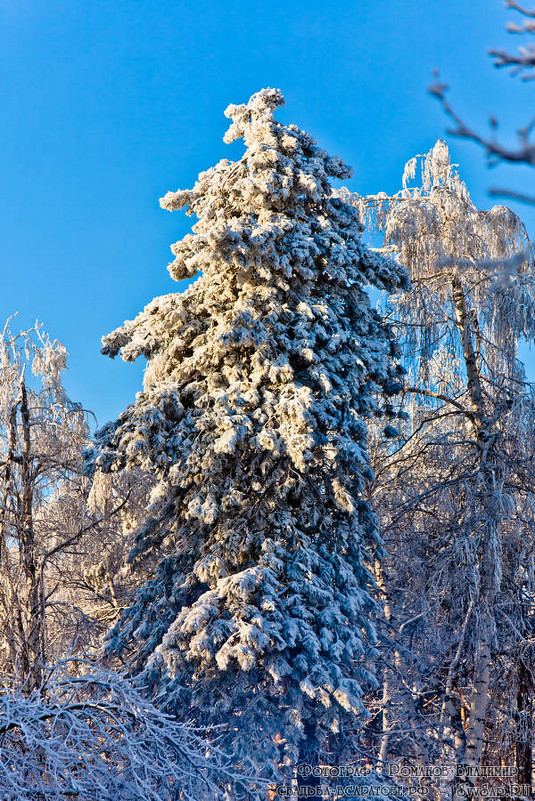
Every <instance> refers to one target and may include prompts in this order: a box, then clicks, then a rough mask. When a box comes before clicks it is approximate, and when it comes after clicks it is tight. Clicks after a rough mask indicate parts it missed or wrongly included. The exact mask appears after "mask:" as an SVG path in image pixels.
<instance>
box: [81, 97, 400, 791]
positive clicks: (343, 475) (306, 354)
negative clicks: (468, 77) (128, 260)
mask: <svg viewBox="0 0 535 801" xmlns="http://www.w3.org/2000/svg"><path fill="white" fill-rule="evenodd" d="M283 103H284V99H283V97H282V94H281V93H280V92H279V91H278V90H274V89H265V90H262V91H261V92H259V93H258V94H256V95H253V97H252V98H251V99H250V101H249V102H248V103H247V104H246V105H238V106H236V105H231V106H229V107H228V109H227V111H226V115H227V116H228V117H230V118H231V119H232V124H231V126H230V129H229V131H228V133H227V135H226V137H225V141H226V142H233V141H234V140H236V139H239V138H243V139H244V141H245V145H246V150H245V153H244V155H243V156H242V158H241V159H240V160H239V161H237V162H229V161H226V160H223V161H221V162H219V163H218V164H217V165H216V167H214V168H212V169H210V170H207V171H206V172H204V173H201V174H200V176H199V178H198V181H197V183H196V184H195V186H194V187H193V189H191V190H187V191H178V192H169V193H168V194H167V195H166V196H165V197H164V198H163V199H162V201H161V204H162V206H163V207H164V208H166V209H169V210H171V211H173V210H176V209H182V208H185V209H186V210H187V213H188V214H191V215H196V216H197V217H198V222H197V223H196V224H195V225H194V227H193V233H191V234H188V235H187V236H185V237H184V238H183V239H182V240H181V241H180V242H178V243H176V244H175V245H173V246H172V251H173V254H174V256H175V259H174V261H173V262H172V263H171V265H170V267H169V269H170V273H171V275H172V276H173V278H175V279H177V280H180V279H183V278H186V277H190V276H195V275H198V274H200V277H198V279H197V280H196V282H195V283H193V284H192V285H191V286H190V287H189V288H188V289H187V290H186V291H185V292H183V293H174V294H169V295H166V296H163V297H159V298H156V299H155V300H154V301H152V303H150V304H149V305H148V306H147V308H146V309H145V311H144V312H142V313H141V314H140V315H139V316H138V317H137V318H136V319H135V320H134V321H132V322H127V323H125V324H124V325H123V326H122V327H121V328H119V329H117V330H116V331H114V332H113V333H112V334H110V335H109V336H108V337H106V338H105V339H104V348H103V352H104V353H106V354H108V355H110V356H112V357H113V356H115V355H116V354H118V353H120V354H121V356H122V357H123V359H125V360H127V361H131V360H134V359H136V358H137V357H138V356H140V355H143V356H145V357H146V358H147V359H148V366H147V370H146V373H145V385H144V391H143V392H142V393H140V394H139V395H138V396H137V400H136V402H135V404H134V405H132V406H130V407H128V408H127V410H126V411H125V412H124V413H123V414H122V415H121V416H120V417H119V419H118V420H117V421H116V422H115V423H113V424H110V425H108V426H106V427H105V428H104V429H102V430H101V432H100V434H99V436H98V438H97V446H96V449H95V453H94V464H95V466H96V468H97V469H99V470H101V471H110V470H114V471H117V470H122V469H125V468H129V467H132V466H139V467H141V468H142V469H144V470H148V471H150V472H151V473H152V474H153V475H155V476H157V478H158V479H159V483H158V486H157V487H156V489H155V490H154V492H153V494H152V503H151V505H150V507H149V513H150V517H148V519H147V521H146V522H145V525H144V526H143V527H142V529H141V530H140V531H139V534H138V536H137V540H136V544H135V547H134V549H133V551H132V554H131V559H132V560H133V561H138V562H142V563H143V564H146V565H151V564H154V565H155V570H154V573H153V578H152V579H151V580H150V581H148V582H147V584H146V585H145V587H144V588H143V589H142V590H141V591H140V592H138V594H137V596H136V600H135V602H134V603H133V604H132V606H131V607H130V608H129V609H128V610H127V611H126V612H125V614H124V615H123V618H122V620H121V622H120V624H119V625H118V626H117V627H116V628H115V630H114V631H113V632H112V634H111V636H110V639H109V649H110V651H111V652H122V653H123V655H127V654H128V653H130V654H131V663H132V664H133V668H134V669H135V670H137V671H140V670H143V671H144V673H143V678H144V681H152V682H153V684H154V686H155V687H158V689H159V690H160V691H161V692H162V696H161V699H162V700H163V703H164V704H165V706H166V708H168V709H180V710H182V711H187V712H188V713H189V714H191V715H194V716H195V717H196V718H197V719H198V721H199V722H201V721H202V722H206V721H207V720H213V719H215V720H217V721H224V722H226V723H228V730H227V742H226V744H227V746H228V747H231V748H232V749H233V752H234V753H235V754H236V756H237V759H238V760H241V762H242V764H243V767H244V769H246V770H251V771H258V770H260V771H261V773H262V774H264V775H276V773H277V770H278V768H277V763H280V762H281V761H282V762H284V761H285V762H286V764H287V765H291V764H292V763H294V762H295V761H296V760H297V759H298V758H299V742H300V740H302V739H303V736H304V734H303V733H304V732H305V733H306V739H307V742H306V743H305V746H306V749H308V752H310V753H316V754H317V752H318V749H319V748H320V747H321V744H322V742H323V741H324V738H325V732H326V731H328V730H330V731H332V732H337V731H339V729H340V727H341V726H343V725H346V723H347V724H348V725H353V723H354V721H355V716H360V715H362V713H363V703H362V694H363V688H365V687H369V685H370V682H371V681H372V677H371V676H370V674H369V672H368V669H367V663H366V656H367V654H368V653H369V651H370V648H371V647H372V643H373V640H374V633H373V626H372V624H371V620H370V611H371V609H372V601H371V598H370V594H369V590H370V585H371V576H370V572H369V570H368V567H367V564H369V562H370V558H371V555H372V552H374V550H375V549H376V547H377V545H378V542H379V538H378V533H377V522H376V518H375V515H374V514H373V512H372V510H371V508H370V506H369V504H368V503H367V502H366V500H365V499H364V493H365V488H366V483H367V481H368V480H369V478H370V477H371V470H370V466H369V460H368V455H367V450H366V426H365V424H364V422H363V417H365V416H367V415H370V414H374V413H377V412H378V407H377V400H376V395H377V393H378V391H379V390H381V391H384V392H386V393H387V394H392V393H393V392H395V391H397V389H398V388H399V381H398V378H397V375H398V372H397V368H396V367H395V365H394V364H393V362H392V359H391V357H392V354H393V352H394V346H393V345H392V342H391V341H390V338H389V333H388V330H387V329H386V327H385V325H384V323H383V322H382V320H381V318H380V317H379V315H378V314H377V313H376V312H375V311H374V310H373V309H371V308H370V303H369V299H368V296H367V294H366V292H365V291H364V289H363V286H365V285H369V286H374V287H378V288H381V289H386V290H389V291H390V290H396V289H399V288H400V287H404V286H406V284H407V279H406V275H405V273H404V271H403V270H402V268H401V267H400V266H399V265H397V264H396V263H395V262H393V261H391V260H389V259H386V258H383V257H381V256H379V255H378V254H376V253H373V252H372V251H370V250H368V249H367V248H366V247H365V246H364V244H363V243H362V241H361V234H362V230H363V229H362V225H361V224H360V222H359V217H358V212H357V211H356V210H355V209H354V208H353V207H352V206H351V205H349V204H348V203H346V202H345V201H344V200H343V199H342V198H341V197H339V196H338V195H337V194H333V193H332V189H331V184H330V179H332V178H347V177H349V176H350V174H351V171H350V169H349V168H348V167H347V166H346V165H345V164H344V163H343V162H342V161H341V160H340V159H339V158H337V157H331V156H328V155H327V153H326V152H325V151H324V150H322V149H320V148H319V147H317V146H316V144H315V141H314V140H313V139H312V137H311V136H310V135H309V134H307V133H306V132H304V131H301V130H299V128H298V127H297V126H295V125H283V124H281V123H279V122H277V121H275V120H274V118H273V112H274V110H275V109H276V107H277V106H281V105H283ZM283 751H284V752H285V753H283ZM303 753H305V752H304V751H303V749H302V750H301V758H302V757H303ZM249 797H251V796H249Z"/></svg>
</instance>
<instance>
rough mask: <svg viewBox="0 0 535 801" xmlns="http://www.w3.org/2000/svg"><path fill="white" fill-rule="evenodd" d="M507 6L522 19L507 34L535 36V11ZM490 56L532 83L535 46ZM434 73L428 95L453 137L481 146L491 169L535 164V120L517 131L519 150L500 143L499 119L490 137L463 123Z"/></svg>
mask: <svg viewBox="0 0 535 801" xmlns="http://www.w3.org/2000/svg"><path fill="white" fill-rule="evenodd" d="M505 5H506V6H507V8H510V9H513V10H514V11H517V12H518V13H519V14H521V15H522V18H523V19H522V20H521V23H520V24H519V23H516V22H510V23H509V24H508V25H507V31H508V32H509V33H512V34H522V35H533V34H534V33H535V8H534V9H526V8H524V7H523V6H521V5H519V4H518V3H516V2H515V0H508V2H506V4H505ZM489 53H490V56H491V57H492V59H493V61H494V66H495V67H497V68H498V69H500V68H503V67H505V68H510V69H511V70H512V75H514V76H517V75H521V79H522V80H524V81H529V80H533V79H534V78H535V45H532V44H528V45H526V46H523V47H519V48H518V50H517V51H516V52H515V53H511V52H509V51H508V50H506V49H503V48H500V49H491V50H489ZM434 74H435V81H434V83H433V84H432V85H431V86H430V87H429V93H430V94H431V95H433V96H434V97H436V98H437V100H438V101H439V103H440V105H441V106H442V109H443V111H444V113H445V114H446V115H447V117H449V119H450V120H451V121H452V123H453V127H452V128H450V129H448V131H447V132H448V133H449V134H450V135H451V136H456V137H458V138H460V139H468V140H470V141H472V142H475V143H476V144H478V145H479V146H480V147H482V148H483V149H484V150H485V152H486V155H487V159H488V164H489V166H495V165H496V164H500V163H502V162H509V163H515V164H527V165H529V166H534V165H535V143H534V142H533V141H532V139H531V134H532V131H533V128H534V127H535V117H534V118H532V119H531V120H530V121H529V122H528V123H527V124H526V125H525V126H523V127H521V128H519V129H518V130H517V137H518V142H517V145H516V147H508V146H506V145H504V144H503V143H502V142H500V141H498V138H497V135H496V134H497V129H498V120H497V119H496V117H494V116H492V117H490V120H489V124H490V129H491V131H490V134H489V135H485V134H482V133H479V132H478V131H476V130H475V129H474V128H472V127H471V126H469V125H468V124H467V123H466V122H465V121H464V119H463V118H462V117H461V116H460V115H459V114H458V113H457V111H456V110H455V109H454V108H453V106H452V105H451V104H450V102H449V101H448V99H447V97H446V93H447V91H448V89H449V87H448V85H447V84H445V83H442V82H441V81H440V77H439V74H438V72H437V71H435V73H434ZM490 194H491V195H494V196H501V197H509V198H511V199H514V200H518V201H520V202H523V203H529V204H534V203H535V197H533V196H531V195H526V194H524V193H519V192H514V191H510V190H507V189H501V188H496V187H494V188H492V189H491V190H490Z"/></svg>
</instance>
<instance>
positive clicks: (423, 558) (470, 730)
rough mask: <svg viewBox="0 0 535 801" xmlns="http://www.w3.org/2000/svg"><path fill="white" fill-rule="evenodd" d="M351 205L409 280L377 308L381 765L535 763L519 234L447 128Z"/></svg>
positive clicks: (533, 447)
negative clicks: (392, 335) (383, 387)
mask: <svg viewBox="0 0 535 801" xmlns="http://www.w3.org/2000/svg"><path fill="white" fill-rule="evenodd" d="M420 167H421V178H422V181H421V185H419V186H418V185H417V186H415V187H413V186H411V185H410V184H411V181H412V180H413V179H414V178H415V172H416V170H417V169H418V168H420ZM355 202H357V203H358V204H360V205H361V207H362V209H363V211H364V213H365V214H367V215H368V216H371V218H372V219H373V221H374V222H375V225H376V227H377V229H378V230H380V231H382V232H383V234H384V239H385V243H384V248H385V249H386V250H387V251H394V252H396V253H398V254H399V258H400V260H401V261H402V262H403V264H404V265H405V266H406V267H407V268H408V269H409V271H410V274H411V280H412V284H413V290H412V292H410V293H404V294H401V295H398V296H396V297H394V298H392V299H391V302H390V305H389V309H390V319H391V322H392V323H393V324H394V325H395V326H396V327H397V330H398V335H399V338H400V341H401V343H402V347H403V352H404V359H405V365H406V368H407V380H406V388H405V395H404V398H403V402H402V412H403V413H404V415H405V416H406V418H407V419H406V422H405V423H404V424H402V425H401V427H400V428H401V430H400V431H399V432H395V431H391V432H390V433H391V435H393V439H390V440H387V441H385V440H384V438H382V439H381V438H380V437H378V438H377V439H376V442H375V448H374V455H373V461H374V467H375V471H376V476H377V482H376V485H375V491H374V502H375V504H376V507H377V508H378V509H379V512H380V515H381V518H382V524H383V535H384V537H385V540H386V544H387V554H388V556H387V559H386V561H385V563H384V566H383V567H381V568H378V573H377V578H378V587H379V589H380V591H381V593H382V596H383V600H384V604H385V615H384V618H385V619H384V633H385V640H384V644H383V647H385V648H386V649H387V650H388V651H389V653H390V658H389V659H387V660H385V662H386V664H387V668H386V669H385V671H384V674H383V691H382V695H381V696H380V697H377V698H376V699H375V701H374V704H372V707H373V710H374V713H375V719H374V723H373V724H372V728H374V727H375V734H376V744H377V749H378V757H379V761H380V762H381V763H383V762H384V761H386V760H387V759H390V758H393V757H394V756H398V757H399V756H403V757H412V758H414V759H416V760H417V761H419V762H420V763H421V764H422V763H423V764H429V763H430V762H432V761H433V760H437V761H440V762H441V763H446V764H447V763H450V764H451V765H454V764H459V765H464V766H465V767H466V768H472V769H477V768H478V767H479V766H480V765H481V764H482V762H483V761H484V760H485V759H486V760H487V761H488V760H490V761H491V762H494V763H496V761H497V762H498V764H500V760H501V759H502V758H505V757H507V758H513V759H516V760H517V763H518V767H519V771H520V773H521V774H522V775H524V776H528V775H529V776H531V759H532V749H533V721H532V720H531V721H530V719H529V714H530V711H529V710H530V709H531V706H530V704H531V696H530V693H531V692H532V687H533V684H532V682H533V675H534V672H533V671H534V666H535V655H534V647H533V646H534V637H533V635H534V623H535V618H534V598H535V596H534V590H535V583H534V572H533V564H534V542H535V528H534V517H533V510H534V509H535V471H534V468H533V454H534V451H535V439H534V435H533V425H534V421H535V406H534V398H533V391H532V388H531V386H530V385H529V384H528V382H527V381H526V379H525V375H524V371H523V368H522V365H521V364H520V363H519V361H518V344H519V342H520V341H521V340H522V339H528V340H532V339H533V337H534V335H535V286H534V276H533V264H532V257H531V251H530V246H529V242H528V240H527V236H526V232H525V230H524V226H523V225H522V223H521V221H520V220H519V218H518V217H517V216H516V215H515V214H513V213H512V212H511V211H510V210H509V209H507V208H505V207H503V206H496V207H494V208H492V209H490V211H479V210H478V209H476V207H475V206H474V205H473V203H472V201H471V200H470V197H469V194H468V191H467V189H466V186H465V185H464V184H463V183H462V181H461V180H460V179H459V177H458V174H457V172H456V170H455V168H454V167H453V166H452V165H451V164H450V158H449V153H448V150H447V148H446V146H445V145H444V143H442V142H439V143H437V145H436V146H435V147H434V148H433V150H432V151H431V152H430V153H429V154H427V156H425V157H418V158H416V159H413V160H411V162H409V164H408V165H407V168H406V172H405V176H404V188H403V190H402V191H401V192H399V193H398V194H397V195H395V196H394V197H387V196H386V195H378V196H375V197H372V198H367V199H364V200H362V201H359V200H356V201H355ZM504 688H505V690H504ZM530 688H531V689H530ZM435 791H436V792H437V793H440V792H441V790H440V787H438V786H437V787H435Z"/></svg>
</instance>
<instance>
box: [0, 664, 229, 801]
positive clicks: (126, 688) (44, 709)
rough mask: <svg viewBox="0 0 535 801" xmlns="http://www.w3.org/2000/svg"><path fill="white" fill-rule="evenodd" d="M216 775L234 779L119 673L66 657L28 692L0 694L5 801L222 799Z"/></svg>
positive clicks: (198, 739)
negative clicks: (39, 685)
mask: <svg viewBox="0 0 535 801" xmlns="http://www.w3.org/2000/svg"><path fill="white" fill-rule="evenodd" d="M88 667H90V668H91V672H90V673H87V674H85V675H72V671H73V670H74V671H76V672H79V671H80V669H87V668H88ZM212 734H217V732H214V731H212ZM216 774H217V775H218V776H219V777H220V778H221V777H222V776H223V777H225V778H226V779H227V781H229V780H231V778H232V776H231V773H230V771H229V770H228V768H227V759H226V758H225V756H224V755H223V754H222V753H221V752H220V751H219V750H218V748H217V747H216V746H215V745H214V744H213V743H210V742H208V740H207V739H206V737H205V734H204V732H201V731H200V730H198V729H194V728H193V727H191V726H189V725H188V724H183V723H178V722H177V721H176V720H175V719H174V718H172V717H170V716H168V715H165V714H163V713H162V712H160V711H159V710H158V709H157V708H156V707H155V706H153V705H152V704H151V703H150V702H149V701H148V700H146V699H145V698H144V697H143V695H142V694H141V693H140V692H139V691H138V690H137V689H135V688H134V687H133V685H132V683H131V682H129V681H127V680H126V679H124V678H122V677H121V676H119V675H117V674H114V673H111V672H109V671H105V670H103V669H100V668H98V669H95V668H94V667H93V666H91V665H89V666H88V665H86V664H84V663H81V662H80V661H78V660H77V661H74V660H71V661H68V662H64V663H61V664H60V665H58V666H56V667H54V668H52V669H50V671H49V673H48V676H47V680H46V683H45V685H44V686H43V688H42V689H40V690H35V691H33V692H32V693H30V694H29V695H26V694H24V692H22V691H21V690H20V688H15V687H12V686H10V683H9V682H4V683H3V688H2V689H0V796H1V798H2V799H4V801H15V799H16V800H17V801H25V799H30V798H31V799H34V798H47V799H66V798H79V799H84V801H91V800H92V799H94V801H97V800H98V801H108V800H109V801H111V799H114V801H115V799H121V801H134V799H135V800H136V801H137V800H138V799H140V798H143V799H146V801H161V799H173V798H183V799H190V801H193V799H195V801H197V799H199V798H203V799H206V801H209V800H211V799H217V798H219V797H220V795H219V791H218V790H217V789H216V787H215V784H214V777H215V775H216Z"/></svg>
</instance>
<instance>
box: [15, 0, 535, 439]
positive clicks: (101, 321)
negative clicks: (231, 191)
mask: <svg viewBox="0 0 535 801" xmlns="http://www.w3.org/2000/svg"><path fill="white" fill-rule="evenodd" d="M512 16H513V15H512V12H507V11H505V9H504V8H503V7H502V5H501V3H500V2H499V0H343V1H341V2H338V1H337V0H329V2H326V0H308V2H303V0H300V1H299V2H297V1H296V0H270V1H266V0H262V1H261V2H255V0H216V1H215V2H206V1H205V2H199V1H198V2H194V1H192V0H189V1H188V2H184V1H183V0H129V1H128V2H127V1H126V0H122V1H121V0H0V64H1V70H2V81H1V84H2V95H3V96H2V105H1V115H2V120H1V125H0V139H1V147H0V175H1V178H0V180H1V187H2V191H1V193H0V241H1V245H2V247H1V270H2V282H1V286H2V292H1V294H0V320H2V319H4V318H5V317H7V316H8V315H9V314H11V313H12V312H14V311H17V310H18V311H20V317H19V323H18V325H20V326H25V325H27V324H29V323H31V322H33V321H34V320H35V319H36V318H39V319H40V320H41V321H42V322H43V323H44V324H45V326H46V328H47V329H48V331H49V332H50V334H51V335H52V336H53V337H57V338H59V339H61V341H62V342H64V344H65V345H66V346H67V348H68V350H69V352H70V360H69V372H68V375H67V386H68V389H69V391H70V394H71V396H72V398H73V399H74V400H79V401H81V402H83V403H84V405H85V406H86V408H90V409H93V410H94V411H95V412H96V413H97V415H98V418H99V421H100V422H101V423H103V422H105V421H106V420H107V419H109V418H111V417H114V416H115V415H116V414H117V413H118V412H119V411H121V410H122V409H123V408H124V407H125V406H126V404H127V403H128V402H129V401H131V400H133V399H134V395H135V392H136V391H137V390H138V389H140V387H141V366H133V365H125V364H123V363H122V362H119V361H113V362H112V361H110V360H109V359H107V358H105V357H104V356H101V355H100V353H99V348H100V337H101V336H102V335H103V334H106V333H108V332H109V331H110V330H112V329H113V328H115V327H116V326H117V325H119V324H121V323H122V321H123V320H124V319H125V318H128V317H132V316H134V315H135V314H136V313H137V312H138V311H139V310H140V309H142V308H143V306H144V305H145V304H146V303H147V302H149V301H150V300H151V299H152V298H153V297H154V296H155V295H158V294H161V293H164V292H169V291H175V289H176V287H177V285H176V284H175V283H174V282H173V281H172V280H171V279H170V278H169V276H168V274H167V271H166V265H167V263H168V261H169V260H170V252H169V244H170V243H172V242H174V241H176V240H177V239H179V238H180V237H181V236H183V234H184V233H185V232H186V231H187V230H188V226H189V224H190V222H191V220H190V219H189V218H186V217H185V216H183V215H182V216H181V215H180V214H179V213H175V214H173V215H171V214H169V213H168V212H164V211H161V210H160V208H159V206H158V198H159V197H160V196H161V195H163V194H164V193H165V192H166V191H167V190H168V189H176V188H178V187H181V188H187V187H189V186H190V185H191V184H192V182H193V181H194V179H195V177H196V175H197V173H198V172H199V171H201V170H204V169H206V168H208V167H209V166H211V165H212V164H214V163H215V162H216V161H218V160H219V159H220V158H222V157H228V158H235V157H237V156H239V154H240V152H241V149H240V147H239V145H233V146H232V147H229V146H227V145H224V144H223V142H222V136H223V134H224V131H225V129H226V126H227V120H226V119H225V118H224V116H223V110H224V108H225V107H226V106H227V104H228V103H231V102H233V103H240V102H244V101H246V100H247V99H248V97H249V96H250V95H251V94H252V93H253V92H255V91H258V90H259V89H260V88H262V87H264V86H276V87H279V88H281V89H282V90H283V92H284V93H285V95H286V101H287V105H286V108H285V109H283V110H282V111H281V114H280V118H281V119H283V120H285V121H293V122H296V123H297V124H299V125H300V126H301V127H303V128H305V129H307V130H309V131H311V132H312V133H313V135H315V136H316V138H317V139H318V141H319V142H320V144H321V145H322V146H323V147H325V148H327V149H328V150H330V151H331V152H334V153H337V154H338V155H341V156H342V157H343V158H344V159H345V160H346V161H347V162H349V163H350V164H352V165H353V167H354V168H355V176H354V178H353V179H352V181H351V183H350V184H349V185H350V187H351V188H353V189H356V190H357V191H359V192H361V193H368V192H376V191H380V190H384V191H387V192H392V191H396V190H397V189H398V188H399V184H400V176H401V173H402V170H403V165H404V163H405V161H406V160H407V159H408V158H409V157H411V156H412V155H414V154H415V153H419V152H424V151H426V150H428V149H429V148H430V147H431V146H432V145H433V144H434V142H435V140H436V139H437V138H438V137H440V136H441V135H442V134H443V130H444V127H445V120H444V118H443V116H442V114H441V112H440V109H439V107H438V105H437V104H436V103H435V102H434V101H433V100H432V99H431V98H430V97H429V96H428V95H427V94H426V86H427V85H428V84H429V83H430V78H431V70H432V69H433V67H440V69H441V72H442V77H443V78H444V79H445V80H447V81H448V82H449V83H450V84H451V86H452V95H451V96H452V99H454V100H455V104H456V106H457V107H458V108H459V110H461V111H462V112H463V113H465V114H466V116H467V117H468V118H469V119H470V120H472V121H473V122H474V123H475V124H476V125H480V126H481V125H484V124H485V123H486V119H487V117H488V115H489V114H490V113H491V112H498V114H499V116H500V117H501V119H502V120H503V123H504V131H510V130H514V128H515V126H517V125H520V124H524V123H525V122H527V118H528V117H529V116H530V111H529V106H530V99H531V97H532V94H531V93H532V91H533V90H532V88H531V87H530V85H529V84H528V85H527V86H526V85H520V83H519V82H518V81H515V80H513V79H511V78H510V77H508V76H507V75H506V74H502V73H498V72H497V71H496V70H493V68H492V67H491V64H490V61H489V59H488V57H487V56H486V51H487V49H488V47H489V46H491V45H503V44H507V45H508V46H510V47H513V46H516V45H517V44H518V43H519V42H518V40H516V39H513V38H511V37H510V36H509V37H508V36H507V34H506V33H505V30H504V25H505V22H506V20H507V19H508V18H511V17H512ZM452 150H453V155H454V158H455V160H456V161H459V162H460V163H461V166H462V174H463V177H464V178H465V179H466V180H467V182H468V185H469V188H470V190H471V192H472V196H473V197H474V199H475V200H476V202H477V203H478V204H479V205H480V206H486V205H489V200H488V198H487V196H486V192H485V190H486V187H488V186H489V184H491V183H496V181H497V180H500V181H503V182H504V183H508V184H510V185H515V186H516V187H519V186H522V185H523V186H525V185H526V181H528V180H531V176H530V175H528V176H527V177H522V178H521V173H520V172H519V171H518V170H514V169H513V168H499V170H498V171H497V172H494V173H492V174H489V172H488V171H486V169H485V166H484V159H483V156H482V154H481V152H480V151H479V150H478V149H477V148H476V147H475V146H473V145H469V144H467V143H455V142H454V143H453V144H452ZM521 211H522V214H523V216H524V217H525V218H526V219H527V220H528V222H529V225H530V228H531V230H532V231H533V230H535V226H534V225H533V221H534V220H535V217H534V214H533V212H531V214H528V213H527V212H526V210H525V209H521Z"/></svg>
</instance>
